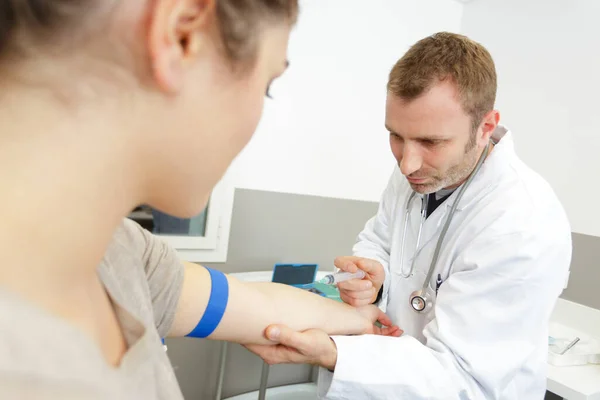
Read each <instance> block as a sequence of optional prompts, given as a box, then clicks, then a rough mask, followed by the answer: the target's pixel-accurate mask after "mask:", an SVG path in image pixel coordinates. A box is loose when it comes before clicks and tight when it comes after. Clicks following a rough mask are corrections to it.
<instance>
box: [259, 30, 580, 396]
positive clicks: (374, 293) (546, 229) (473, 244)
mask: <svg viewBox="0 0 600 400" xmlns="http://www.w3.org/2000/svg"><path fill="white" fill-rule="evenodd" d="M495 96H496V72H495V66H494V62H493V60H492V58H491V56H490V54H489V53H488V51H487V50H486V49H485V48H484V47H482V46H481V45H480V44H478V43H475V42H473V41H472V40H470V39H468V38H466V37H464V36H460V35H456V34H451V33H438V34H435V35H433V36H431V37H427V38H425V39H422V40H420V41H419V42H417V43H416V44H415V45H414V46H413V47H412V48H411V49H410V50H409V51H408V52H407V53H406V54H405V55H404V56H403V57H402V58H401V59H400V60H399V61H398V62H397V63H396V65H395V66H394V67H393V69H392V71H391V73H390V76H389V83H388V96H387V105H386V128H387V130H388V131H389V135H390V147H391V150H392V153H393V155H394V157H395V158H396V160H397V164H398V165H397V168H395V169H394V171H393V173H392V175H391V178H390V180H389V183H388V185H387V188H386V189H385V192H384V193H383V196H382V198H381V202H380V204H379V209H378V211H377V214H376V215H375V216H374V217H373V218H372V219H370V220H369V221H368V222H367V223H366V225H365V227H364V230H363V231H362V232H360V234H359V235H358V240H357V243H356V245H355V246H354V248H353V253H354V255H353V256H347V257H339V258H338V259H336V261H335V264H336V266H337V267H338V268H340V269H342V270H346V271H355V270H356V269H357V268H360V269H362V270H364V271H366V273H367V277H366V278H365V279H363V280H353V281H348V282H345V283H341V284H339V289H340V292H341V296H342V299H343V300H344V301H345V302H346V303H349V304H352V305H355V306H359V305H363V304H369V303H372V302H376V303H377V304H379V305H380V306H381V307H382V308H385V309H386V312H387V314H388V315H389V316H390V317H391V319H392V321H393V322H394V323H395V324H398V326H400V327H401V328H402V329H403V330H404V332H405V333H404V335H403V336H401V337H396V338H395V337H381V336H373V335H364V336H332V337H329V336H328V335H326V334H325V333H323V332H321V331H317V330H309V331H305V332H295V331H292V330H290V329H289V328H288V327H286V326H280V325H274V326H270V327H269V328H267V331H266V335H267V337H269V338H270V339H271V340H272V341H273V342H275V343H279V345H274V346H252V347H250V350H252V351H254V352H256V353H257V354H259V355H260V356H261V357H263V359H265V360H266V361H267V362H269V363H311V364H315V365H320V366H322V367H324V368H323V369H321V370H320V374H319V392H320V396H321V397H322V398H326V399H345V400H348V399H386V400H388V399H389V400H391V399H429V400H431V399H444V400H448V399H461V400H464V399H502V400H517V399H522V400H536V399H543V398H544V394H545V388H546V377H545V370H546V354H547V341H548V339H547V337H548V321H549V317H550V314H551V311H552V309H553V306H554V304H555V302H556V300H557V297H558V296H559V294H560V293H561V290H562V288H563V286H564V284H565V279H566V276H567V271H568V269H569V264H570V259H571V230H570V226H569V223H568V220H567V217H566V215H565V212H564V210H563V208H562V206H561V204H560V203H559V201H558V199H557V197H556V195H555V193H554V192H553V190H552V188H551V187H550V186H549V185H548V183H547V182H546V181H545V180H544V179H543V178H542V177H540V176H539V175H538V174H537V173H536V172H535V171H533V170H532V169H530V168H529V167H528V166H527V165H525V163H524V162H523V161H521V160H520V159H519V157H518V156H517V154H516V153H515V142H518V134H515V135H514V136H513V134H512V133H511V132H510V131H508V130H507V129H506V128H504V127H503V126H500V125H498V121H499V113H498V111H496V110H494V102H495ZM522 134H526V133H525V132H523V133H522ZM536 134H538V135H540V133H539V132H538V133H536ZM540 136H541V135H540ZM557 159H558V157H557ZM557 162H558V161H557ZM478 164H480V166H479V168H478ZM469 177H471V179H469ZM468 179H469V180H468ZM465 186H466V188H465ZM463 188H465V190H464V192H463V193H462V194H461V189H463ZM413 193H415V195H414V197H413V198H412V201H410V199H411V196H412V195H413ZM459 197H460V198H459ZM453 206H455V207H456V209H455V210H454V211H452V209H453ZM451 215H452V216H451ZM450 217H451V219H450V221H449V224H448V226H447V232H446V234H445V236H444V235H443V231H444V230H445V228H446V226H445V224H446V223H447V222H448V219H449V218H450ZM440 239H441V241H440ZM438 242H440V243H439V249H437V252H438V255H437V261H436V262H435V264H434V265H433V266H431V263H432V260H433V259H434V253H436V247H437V246H438ZM430 268H431V273H428V272H429V270H430Z"/></svg>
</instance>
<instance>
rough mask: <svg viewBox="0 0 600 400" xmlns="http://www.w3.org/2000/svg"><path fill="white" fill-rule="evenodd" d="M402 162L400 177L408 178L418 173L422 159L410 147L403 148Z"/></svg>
mask: <svg viewBox="0 0 600 400" xmlns="http://www.w3.org/2000/svg"><path fill="white" fill-rule="evenodd" d="M402 150H403V151H402V160H400V171H401V172H402V175H404V176H408V175H410V174H412V173H414V172H416V171H418V170H419V169H420V168H421V166H422V165H423V159H422V158H421V155H420V154H419V153H418V151H415V149H414V148H411V146H407V145H405V146H404V149H402Z"/></svg>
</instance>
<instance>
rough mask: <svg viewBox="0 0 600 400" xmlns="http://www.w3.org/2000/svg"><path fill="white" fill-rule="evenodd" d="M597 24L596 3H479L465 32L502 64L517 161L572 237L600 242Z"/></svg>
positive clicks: (501, 88) (501, 97) (502, 98)
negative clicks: (542, 181) (559, 212)
mask: <svg viewBox="0 0 600 400" xmlns="http://www.w3.org/2000/svg"><path fill="white" fill-rule="evenodd" d="M599 17H600V1H598V0H527V1H523V0H473V1H471V2H468V3H467V4H466V5H465V7H464V14H463V19H462V26H461V32H462V33H464V34H466V35H468V36H470V37H472V38H473V39H475V40H477V41H480V42H481V43H482V44H483V45H485V46H486V47H487V48H488V49H489V50H490V52H491V54H492V56H493V57H494V58H495V60H496V65H497V69H498V108H499V110H500V113H501V115H502V117H501V119H502V121H503V122H504V123H506V124H507V125H508V126H509V128H511V129H512V130H513V133H514V136H515V140H516V144H517V150H518V152H519V154H520V155H521V156H522V158H523V160H524V161H525V162H526V163H528V164H529V165H531V166H532V167H533V168H534V169H535V170H537V171H538V172H540V173H541V174H542V175H543V176H544V177H545V178H546V179H547V180H548V181H549V182H550V183H551V185H552V187H553V188H554V189H555V190H556V192H557V194H558V196H559V197H560V199H561V201H562V202H563V203H564V205H565V208H566V210H567V213H568V215H569V219H570V221H571V224H572V230H573V232H577V233H581V234H586V235H593V236H600V213H597V212H594V207H593V205H592V203H591V201H592V200H593V199H597V198H598V197H599V196H600V186H599V185H598V171H600V158H599V157H598V149H599V148H600V135H599V134H598V133H599V130H598V106H599V104H600V103H599V101H598V95H597V94H598V92H600V74H599V73H598V71H600V24H598V18H599ZM598 254H599V253H598V252H596V253H591V254H590V255H591V256H592V259H599V258H600V257H598ZM593 267H594V268H596V266H595V265H594V266H593Z"/></svg>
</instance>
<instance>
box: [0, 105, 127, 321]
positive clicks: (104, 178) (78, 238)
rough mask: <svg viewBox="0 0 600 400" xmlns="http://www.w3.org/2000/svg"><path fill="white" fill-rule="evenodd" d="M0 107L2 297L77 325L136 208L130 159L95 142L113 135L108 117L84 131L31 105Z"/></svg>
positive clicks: (105, 143) (91, 122) (90, 122)
mask: <svg viewBox="0 0 600 400" xmlns="http://www.w3.org/2000/svg"><path fill="white" fill-rule="evenodd" d="M20 101H22V104H19V102H20ZM2 105H3V107H0V193H2V195H1V196H0V290H7V291H9V292H13V293H15V294H17V295H20V296H21V297H22V298H24V299H26V300H28V301H29V302H31V303H33V304H35V305H37V306H39V307H41V308H43V309H45V310H46V311H48V312H50V313H52V314H55V315H58V316H62V317H65V318H70V319H77V318H78V317H79V316H78V314H81V313H83V314H86V313H88V314H89V312H88V311H89V310H86V307H87V306H86V303H89V296H90V295H89V293H90V288H92V287H95V288H97V287H98V278H97V274H96V268H97V266H98V264H99V262H100V261H101V259H102V257H103V254H104V252H105V250H106V247H107V245H108V244H109V242H110V240H111V238H112V235H113V232H114V230H115V228H116V227H117V226H118V224H119V223H120V221H121V220H122V218H123V216H124V215H126V214H127V213H128V210H130V209H131V208H133V205H134V204H135V201H134V198H135V197H134V196H133V194H132V193H131V187H132V186H131V185H129V183H130V182H128V179H130V178H131V177H127V175H126V173H123V172H122V171H125V172H126V171H127V170H128V168H129V167H130V165H126V164H125V162H124V160H127V159H128V158H127V157H126V156H124V155H123V154H121V153H122V151H120V150H119V148H118V146H113V143H110V141H102V140H99V138H101V137H102V134H101V133H102V132H100V131H104V134H107V132H114V130H115V129H117V128H118V127H115V126H109V125H108V124H107V123H106V122H105V121H110V120H111V118H110V116H104V119H99V120H98V121H94V120H88V121H86V125H82V124H81V121H76V120H75V119H74V118H70V117H69V116H67V115H65V114H64V113H60V112H57V111H56V110H53V109H52V108H48V107H44V106H43V104H41V102H36V100H35V99H32V98H25V97H24V98H22V99H20V98H19V97H18V96H16V97H15V98H13V99H12V100H11V104H8V106H7V107H4V106H5V105H6V104H2ZM32 115H33V116H35V117H34V118H32V117H31V116H32ZM94 130H98V134H96V133H95V132H94ZM126 188H127V189H129V192H128V191H127V190H126Z"/></svg>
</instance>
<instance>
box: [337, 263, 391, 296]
mask: <svg viewBox="0 0 600 400" xmlns="http://www.w3.org/2000/svg"><path fill="white" fill-rule="evenodd" d="M334 264H335V266H336V267H337V268H339V269H341V270H342V271H346V272H350V273H354V272H357V271H358V270H359V269H361V270H363V271H365V273H366V276H365V277H364V278H363V279H351V280H349V281H345V282H340V283H338V289H339V290H340V298H341V299H342V300H343V301H344V303H347V304H350V305H351V306H355V307H358V306H364V305H366V304H372V303H373V302H374V301H375V299H376V298H377V294H378V293H379V289H381V286H382V285H383V281H384V280H385V271H384V269H383V265H381V263H380V262H379V261H375V260H372V259H370V258H362V257H354V256H345V257H338V258H336V259H335V261H334Z"/></svg>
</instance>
